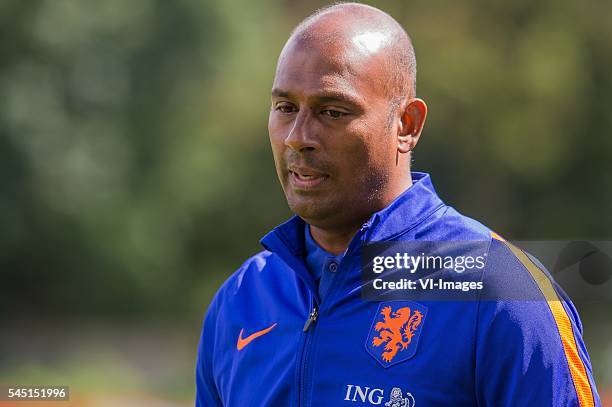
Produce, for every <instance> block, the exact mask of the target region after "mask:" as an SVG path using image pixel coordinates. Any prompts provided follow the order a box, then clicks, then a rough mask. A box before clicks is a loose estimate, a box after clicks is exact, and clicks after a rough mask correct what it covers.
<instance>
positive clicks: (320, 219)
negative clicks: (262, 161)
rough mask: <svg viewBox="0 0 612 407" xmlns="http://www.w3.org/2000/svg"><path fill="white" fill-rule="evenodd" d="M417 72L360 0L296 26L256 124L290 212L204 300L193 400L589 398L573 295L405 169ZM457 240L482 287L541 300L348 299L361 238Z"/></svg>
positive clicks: (545, 401) (432, 402)
mask: <svg viewBox="0 0 612 407" xmlns="http://www.w3.org/2000/svg"><path fill="white" fill-rule="evenodd" d="M415 79H416V62H415V56H414V52H413V48H412V45H411V42H410V39H409V37H408V35H407V34H406V32H405V31H404V30H403V29H402V27H401V26H400V25H399V24H398V23H397V22H396V21H395V20H394V19H393V18H391V17H390V16H389V15H387V14H385V13H383V12H382V11H380V10H378V9H375V8H373V7H369V6H365V5H360V4H355V3H345V4H338V5H334V6H331V7H328V8H325V9H322V10H319V11H318V12H316V13H315V14H313V15H312V16H310V17H309V18H307V19H306V20H305V21H303V22H302V23H301V24H300V25H299V26H298V27H297V28H296V29H295V31H294V32H293V33H292V35H291V37H290V38H289V40H288V41H287V43H286V45H285V47H284V48H283V50H282V52H281V55H280V58H279V61H278V66H277V69H276V75H275V78H274V83H273V88H272V107H271V111H270V117H269V134H270V141H271V145H272V151H273V155H274V161H275V164H276V169H277V174H278V178H279V180H280V182H281V185H282V188H283V190H284V192H285V196H286V198H287V202H288V204H289V207H290V208H291V210H292V211H293V212H294V213H295V214H296V216H294V217H293V218H292V219H290V220H289V221H287V222H286V223H284V224H282V225H280V226H279V227H277V228H276V229H274V230H273V231H272V232H270V233H269V234H267V235H266V236H265V237H264V238H263V239H262V241H261V243H262V245H263V246H264V247H265V249H266V250H265V251H262V252H260V253H259V254H257V255H255V256H254V257H252V258H251V259H249V260H248V261H246V262H245V263H244V264H243V265H242V266H241V267H240V269H239V270H238V271H237V272H236V273H234V274H233V275H232V276H231V277H230V278H229V279H228V280H227V281H226V282H225V284H224V285H223V286H222V287H221V288H220V289H219V291H218V293H217V295H216V296H215V298H214V300H213V301H212V303H211V305H210V307H209V309H208V312H207V315H206V317H205V320H204V326H203V332H202V338H201V342H200V347H199V357H198V361H197V396H196V397H197V400H196V405H198V406H222V405H223V406H344V405H346V406H361V405H363V406H370V405H385V406H409V407H414V406H415V405H417V406H453V407H458V406H476V405H478V406H513V407H514V406H593V405H599V403H600V402H599V398H598V396H597V393H596V390H595V386H594V382H593V378H592V373H591V366H590V361H589V358H588V355H587V353H586V349H585V347H584V343H583V341H582V337H581V334H582V328H581V324H580V321H579V319H578V315H577V313H576V311H575V309H574V307H573V305H572V304H571V302H570V301H569V300H568V299H567V298H565V297H564V294H563V293H562V292H561V291H560V290H558V288H557V287H556V286H555V285H554V283H553V282H551V280H550V278H549V276H548V275H547V274H546V273H545V272H544V271H542V270H541V269H540V268H539V267H538V265H537V263H535V262H534V261H533V260H531V258H530V257H528V256H526V255H525V254H524V253H523V252H521V251H520V250H518V249H516V248H515V247H514V246H512V245H511V244H509V243H507V242H506V241H505V240H503V239H502V238H501V237H499V236H498V235H496V234H494V233H492V232H491V231H490V230H489V229H487V228H486V227H484V226H483V225H481V224H479V223H478V222H476V221H474V220H471V219H469V218H466V217H464V216H462V215H460V214H459V213H457V212H456V211H455V210H454V209H452V208H451V207H449V206H446V205H445V204H444V203H443V202H442V201H441V200H440V199H439V198H438V196H437V195H436V193H435V191H434V189H433V186H432V183H431V180H430V177H429V176H428V175H426V174H421V173H416V172H413V173H411V171H410V157H411V151H412V150H413V149H414V147H415V146H416V144H417V142H418V141H419V138H420V135H421V130H422V128H423V124H424V122H425V117H426V115H427V107H426V105H425V103H424V102H423V101H422V100H421V99H418V98H416V96H415ZM450 142H459V141H457V140H454V141H453V140H451V141H450ZM459 240H463V241H485V242H486V243H487V253H486V256H487V261H486V267H485V269H484V270H482V271H481V272H479V273H480V274H478V275H479V276H480V277H479V278H480V280H479V281H481V282H485V283H490V284H492V285H493V286H494V287H495V289H502V290H503V281H506V280H507V279H506V277H509V276H510V279H511V280H520V281H522V282H521V284H522V286H524V287H527V288H526V289H527V290H528V291H533V293H536V294H537V295H538V296H539V300H535V301H502V300H500V301H479V300H478V299H476V300H474V301H432V300H430V301H427V300H424V301H412V300H409V299H402V300H391V301H367V300H365V299H363V298H362V297H361V295H360V292H361V287H362V285H363V282H362V280H361V278H360V274H361V273H360V251H361V248H362V246H363V245H365V244H369V243H373V242H395V241H404V242H420V241H459ZM500 281H501V282H502V283H500Z"/></svg>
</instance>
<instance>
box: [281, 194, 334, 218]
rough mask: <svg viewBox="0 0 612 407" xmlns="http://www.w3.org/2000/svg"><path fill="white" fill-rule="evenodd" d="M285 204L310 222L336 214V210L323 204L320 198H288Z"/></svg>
mask: <svg viewBox="0 0 612 407" xmlns="http://www.w3.org/2000/svg"><path fill="white" fill-rule="evenodd" d="M287 204H288V205H289V209H291V212H293V213H295V214H296V215H297V216H299V217H300V218H302V219H304V221H306V222H307V223H310V224H312V223H317V222H320V221H321V220H325V219H329V218H330V217H333V216H337V215H338V211H337V210H334V208H331V206H330V205H324V204H323V203H322V202H321V200H320V199H318V200H314V199H303V198H298V199H295V198H293V199H288V200H287Z"/></svg>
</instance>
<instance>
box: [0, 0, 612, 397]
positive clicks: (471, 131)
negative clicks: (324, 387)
mask: <svg viewBox="0 0 612 407" xmlns="http://www.w3.org/2000/svg"><path fill="white" fill-rule="evenodd" d="M324 4H326V3H324V2H316V1H295V0H294V1H287V0H263V1H259V2H252V1H247V0H227V1H215V2H213V1H211V0H197V1H196V0H176V1H164V0H130V1H124V0H102V1H99V0H27V1H23V0H0V243H1V245H0V272H1V274H0V276H1V278H2V279H1V281H0V320H1V321H2V325H1V328H0V382H4V383H35V384H56V385H60V384H67V385H70V386H71V388H72V395H73V396H72V400H73V401H72V402H71V403H54V404H53V405H55V406H57V407H61V404H65V405H73V406H98V405H100V406H107V405H113V406H123V405H125V406H140V405H143V406H144V405H146V406H187V405H191V404H192V402H193V392H194V385H193V380H194V379H193V369H194V359H195V351H196V346H197V341H198V339H199V331H200V323H201V318H202V316H203V314H204V312H205V309H206V307H207V305H208V302H209V301H210V299H211V297H212V295H213V294H214V292H215V291H216V289H217V288H218V286H219V285H220V284H221V282H222V281H223V280H224V279H225V278H226V277H227V276H228V275H229V274H230V273H231V272H233V271H234V270H235V269H236V268H237V267H238V266H239V265H240V264H241V263H242V262H243V261H244V260H245V259H246V258H247V257H249V256H250V255H252V254H253V253H255V252H256V251H258V250H259V246H258V240H259V238H260V237H261V236H262V235H264V234H265V233H266V232H267V231H268V230H269V229H270V228H272V227H273V226H275V225H276V224H278V223H280V222H281V221H283V220H284V219H286V218H287V217H288V216H289V215H290V213H289V211H288V209H287V208H286V203H285V200H284V197H283V194H282V191H281V189H280V186H279V185H278V184H277V180H276V175H275V172H274V166H273V161H272V155H271V151H270V147H269V143H268V139H267V115H268V110H269V91H270V86H271V83H272V79H273V73H274V67H275V64H276V58H277V56H278V53H279V51H280V49H281V47H282V45H283V43H284V41H285V40H286V38H287V36H288V35H289V33H290V30H291V29H292V27H293V26H295V25H296V24H297V23H298V22H299V21H300V20H301V19H302V18H304V17H305V16H306V15H308V14H309V13H310V12H312V11H313V10H314V9H316V8H317V7H318V6H321V5H324ZM370 4H372V5H376V6H378V7H380V8H382V9H383V10H385V11H387V12H389V13H390V14H391V15H393V16H394V17H395V18H396V19H397V20H398V21H399V22H400V23H402V25H404V27H405V28H406V29H407V31H408V32H409V34H410V35H411V36H412V39H413V42H414V45H415V49H416V53H417V60H418V69H419V70H418V89H417V93H418V95H419V96H420V97H421V98H423V99H425V100H426V102H427V103H428V105H429V117H428V121H427V124H426V127H425V131H424V135H423V138H422V140H421V142H420V144H419V146H418V147H417V150H416V155H415V165H414V169H415V170H418V171H426V172H430V173H432V177H433V181H434V183H435V185H436V186H437V189H438V192H439V194H440V195H441V196H442V197H443V198H444V199H445V200H446V201H447V202H448V203H449V204H451V205H453V206H455V207H456V208H457V209H458V210H460V211H461V212H463V213H465V214H467V215H469V216H472V217H475V218H477V219H479V220H481V221H482V222H483V223H485V224H487V225H488V226H490V227H491V228H493V229H495V230H497V231H498V232H500V233H501V234H503V235H504V236H506V237H508V238H511V239H532V240H536V239H574V238H577V237H579V238H586V239H593V240H606V239H610V238H611V233H610V231H611V230H612V212H611V209H612V160H611V158H612V137H611V135H612V134H611V129H612V114H611V113H610V112H611V111H612V75H610V71H611V67H612V25H611V24H610V23H609V17H610V16H611V15H612V3H611V2H607V1H600V0H585V1H578V0H572V1H569V0H556V1H553V0H540V1H537V2H533V1H527V0H512V1H505V0H499V1H482V0H481V1H476V0H468V1H463V2H456V1H452V0H436V1H425V0H419V1H377V2H371V3H370ZM576 305H577V307H578V310H579V311H580V313H581V316H582V319H583V323H584V331H585V333H584V336H585V339H586V342H587V345H588V347H589V352H590V354H591V358H592V360H593V367H594V371H595V375H596V378H597V381H598V387H599V390H600V393H602V395H604V393H607V390H606V389H610V388H612V341H611V340H610V339H609V338H610V337H612V322H611V317H610V316H609V309H610V304H602V303H597V302H586V301H581V302H577V303H576ZM607 397H608V398H609V396H607ZM0 404H1V403H0ZM20 405H24V404H20ZM37 405H41V404H37Z"/></svg>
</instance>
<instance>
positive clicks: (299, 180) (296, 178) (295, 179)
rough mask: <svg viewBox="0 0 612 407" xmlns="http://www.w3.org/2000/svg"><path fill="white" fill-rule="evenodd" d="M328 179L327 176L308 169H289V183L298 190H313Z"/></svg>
mask: <svg viewBox="0 0 612 407" xmlns="http://www.w3.org/2000/svg"><path fill="white" fill-rule="evenodd" d="M327 178H328V176H327V174H324V173H322V172H319V171H317V170H314V169H312V168H308V167H289V182H290V183H291V184H292V185H293V186H294V187H295V188H298V189H311V188H314V187H316V186H318V185H320V184H321V183H322V182H323V181H325V180H326V179H327Z"/></svg>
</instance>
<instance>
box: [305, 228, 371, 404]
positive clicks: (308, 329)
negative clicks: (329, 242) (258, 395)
mask: <svg viewBox="0 0 612 407" xmlns="http://www.w3.org/2000/svg"><path fill="white" fill-rule="evenodd" d="M368 227H369V225H366V224H364V225H363V226H362V228H361V229H360V232H363V231H365V230H366V229H367V228H368ZM362 239H363V236H362ZM352 243H353V242H352ZM359 243H361V241H360V242H359ZM355 244H356V242H355V243H353V244H352V245H350V246H349V249H348V250H347V252H346V254H348V253H349V252H352V251H353V250H355V248H353V247H352V246H353V245H355ZM351 249H352V250H351ZM319 308H320V306H319V304H318V303H317V301H315V298H314V296H313V295H312V293H310V314H309V315H308V319H306V322H305V323H304V328H303V329H302V333H303V334H304V335H305V337H304V341H303V342H302V348H301V355H300V366H299V380H298V407H305V406H306V401H307V397H306V395H307V391H306V373H307V368H308V361H309V359H310V352H309V348H310V342H311V340H312V337H313V335H314V328H315V326H314V325H315V323H316V322H317V320H318V319H319Z"/></svg>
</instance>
